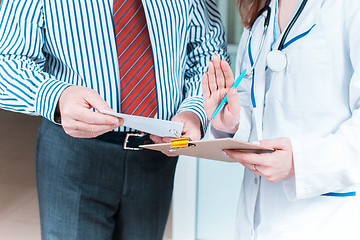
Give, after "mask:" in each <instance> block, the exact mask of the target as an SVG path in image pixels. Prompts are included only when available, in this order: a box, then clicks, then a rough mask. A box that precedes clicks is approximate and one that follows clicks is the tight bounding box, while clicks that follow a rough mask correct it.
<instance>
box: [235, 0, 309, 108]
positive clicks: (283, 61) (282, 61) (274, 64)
mask: <svg viewBox="0 0 360 240" xmlns="http://www.w3.org/2000/svg"><path fill="white" fill-rule="evenodd" d="M307 1H308V0H303V1H302V3H301V5H300V7H299V9H298V10H297V12H296V13H295V15H294V17H293V18H292V20H291V22H290V23H289V25H288V27H287V28H286V30H285V32H284V34H283V36H282V38H281V41H280V44H279V46H278V48H277V49H275V50H271V51H270V52H269V53H268V54H267V57H266V65H267V67H268V68H269V69H271V70H272V71H274V72H281V71H283V70H284V69H285V68H286V66H287V58H286V55H285V53H284V52H283V51H282V50H283V49H284V46H285V41H286V39H287V37H288V35H289V33H290V31H291V29H292V28H293V26H294V25H295V23H296V21H297V20H298V19H299V17H300V15H301V13H302V12H303V10H304V8H305V6H306V3H307ZM270 2H271V0H267V1H266V4H265V6H264V7H263V8H262V9H260V11H259V13H258V14H257V17H256V20H255V22H254V24H253V25H252V26H251V28H250V30H249V36H248V38H247V40H246V44H245V46H247V47H248V54H249V61H250V66H251V68H250V70H248V71H247V73H246V74H245V78H252V86H251V100H252V105H253V107H256V102H255V96H254V95H255V94H254V74H255V67H256V64H257V63H258V61H259V58H260V54H261V52H262V50H263V47H264V43H265V39H266V36H267V32H268V28H269V24H270V18H271V8H270ZM261 16H262V17H265V21H264V30H263V33H262V37H261V41H260V46H259V51H258V52H257V53H256V55H255V58H253V56H252V53H251V42H252V37H253V35H254V29H255V28H256V26H257V24H258V23H259V22H260V21H258V19H259V18H260V17H261ZM245 52H246V51H244V52H243V56H242V62H244V57H245Z"/></svg>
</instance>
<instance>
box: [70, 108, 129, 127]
mask: <svg viewBox="0 0 360 240" xmlns="http://www.w3.org/2000/svg"><path fill="white" fill-rule="evenodd" d="M73 118H74V119H75V120H77V121H80V122H84V123H88V124H93V125H118V126H121V125H122V124H123V123H124V120H123V119H121V118H117V117H115V116H111V115H107V114H102V113H98V112H94V111H92V110H91V109H87V108H79V109H78V111H76V112H75V113H74V115H73Z"/></svg>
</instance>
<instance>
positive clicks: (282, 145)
mask: <svg viewBox="0 0 360 240" xmlns="http://www.w3.org/2000/svg"><path fill="white" fill-rule="evenodd" d="M260 146H262V147H266V148H272V149H276V150H286V149H290V148H291V141H290V139H289V138H285V137H282V138H275V139H267V140H261V141H260Z"/></svg>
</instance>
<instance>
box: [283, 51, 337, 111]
mask: <svg viewBox="0 0 360 240" xmlns="http://www.w3.org/2000/svg"><path fill="white" fill-rule="evenodd" d="M286 56H287V61H288V64H287V67H286V69H285V70H284V71H283V72H281V73H278V78H277V98H278V100H279V101H280V103H281V104H282V105H283V106H284V107H285V108H291V109H294V110H320V109H322V108H324V107H326V106H328V105H329V103H330V102H331V98H332V81H333V79H332V78H333V69H334V68H333V53H332V52H331V51H328V50H318V49H308V50H304V49H291V51H288V52H286Z"/></svg>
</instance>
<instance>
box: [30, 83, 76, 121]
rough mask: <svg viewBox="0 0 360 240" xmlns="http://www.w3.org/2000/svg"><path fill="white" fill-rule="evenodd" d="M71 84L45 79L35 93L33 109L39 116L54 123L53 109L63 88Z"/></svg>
mask: <svg viewBox="0 0 360 240" xmlns="http://www.w3.org/2000/svg"><path fill="white" fill-rule="evenodd" d="M69 86H71V85H70V84H68V83H65V82H61V81H58V80H56V79H49V80H47V81H45V82H44V83H43V84H42V85H41V87H40V88H39V91H38V93H37V95H36V99H35V110H36V112H37V113H39V114H40V115H41V116H43V117H45V118H47V119H48V120H50V121H52V122H53V123H56V121H55V110H56V106H57V104H58V101H59V98H60V95H61V94H62V92H63V91H64V90H65V88H67V87H69Z"/></svg>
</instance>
